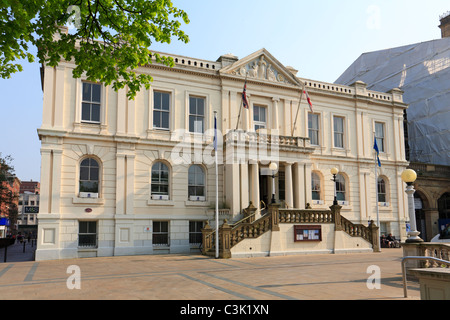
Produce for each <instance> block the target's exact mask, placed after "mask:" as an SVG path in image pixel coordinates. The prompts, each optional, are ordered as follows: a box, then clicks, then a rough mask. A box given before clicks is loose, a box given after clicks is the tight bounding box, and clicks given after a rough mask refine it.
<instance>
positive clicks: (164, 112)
mask: <svg viewBox="0 0 450 320" xmlns="http://www.w3.org/2000/svg"><path fill="white" fill-rule="evenodd" d="M169 119H170V94H169V93H166V92H157V91H155V92H154V94H153V128H156V129H166V130H169V129H170V125H169Z"/></svg>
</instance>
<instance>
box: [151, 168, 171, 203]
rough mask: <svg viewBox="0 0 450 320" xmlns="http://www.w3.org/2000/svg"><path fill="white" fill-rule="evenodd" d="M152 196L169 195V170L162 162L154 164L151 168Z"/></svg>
mask: <svg viewBox="0 0 450 320" xmlns="http://www.w3.org/2000/svg"><path fill="white" fill-rule="evenodd" d="M151 193H152V196H153V195H157V196H159V195H162V196H168V195H169V168H168V167H167V166H166V165H165V164H164V163H162V162H156V163H155V164H154V165H153V166H152V186H151Z"/></svg>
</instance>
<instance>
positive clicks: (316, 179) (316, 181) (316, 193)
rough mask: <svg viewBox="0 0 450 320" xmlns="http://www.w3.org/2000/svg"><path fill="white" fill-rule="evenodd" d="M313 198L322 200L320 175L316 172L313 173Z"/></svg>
mask: <svg viewBox="0 0 450 320" xmlns="http://www.w3.org/2000/svg"><path fill="white" fill-rule="evenodd" d="M311 190H312V200H320V176H319V175H318V174H317V173H316V172H312V173H311Z"/></svg>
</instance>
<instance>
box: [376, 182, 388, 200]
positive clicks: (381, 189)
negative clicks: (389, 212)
mask: <svg viewBox="0 0 450 320" xmlns="http://www.w3.org/2000/svg"><path fill="white" fill-rule="evenodd" d="M377 189H378V190H377V192H378V202H387V198H386V181H385V180H384V179H383V178H378V188H377Z"/></svg>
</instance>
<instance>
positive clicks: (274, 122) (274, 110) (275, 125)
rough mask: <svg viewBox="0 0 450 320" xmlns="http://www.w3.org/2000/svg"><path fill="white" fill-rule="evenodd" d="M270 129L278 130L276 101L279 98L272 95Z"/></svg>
mask: <svg viewBox="0 0 450 320" xmlns="http://www.w3.org/2000/svg"><path fill="white" fill-rule="evenodd" d="M272 101H273V104H272V127H271V129H272V130H278V125H279V124H278V102H279V101H280V98H278V97H274V98H273V99H272Z"/></svg>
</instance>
